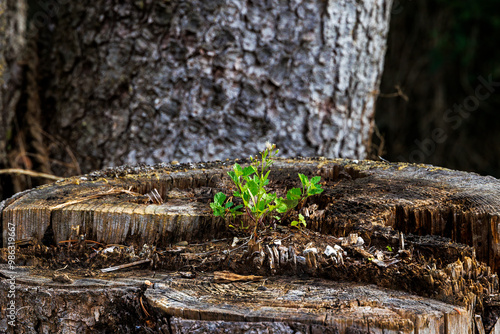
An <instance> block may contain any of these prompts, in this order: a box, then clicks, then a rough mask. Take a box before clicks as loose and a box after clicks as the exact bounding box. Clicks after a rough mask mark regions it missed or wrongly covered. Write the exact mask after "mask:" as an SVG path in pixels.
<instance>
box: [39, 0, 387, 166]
mask: <svg viewBox="0 0 500 334" xmlns="http://www.w3.org/2000/svg"><path fill="white" fill-rule="evenodd" d="M390 5H391V1H390V0H378V1H368V0H364V1H356V2H355V1H348V0H342V1H331V0H330V1H322V0H305V1H282V0H261V1H248V2H241V1H233V0H218V1H208V2H207V1H196V0H191V1H168V2H157V1H154V2H153V1H139V2H129V3H121V4H117V3H116V2H113V1H109V0H101V1H98V2H95V1H94V2H89V1H80V2H69V3H68V4H67V5H65V6H61V7H60V8H58V9H57V13H58V20H57V24H56V26H55V30H54V31H53V34H52V35H51V41H50V43H49V45H50V46H49V49H47V50H42V51H41V54H43V59H41V60H40V61H41V62H43V63H44V64H45V68H44V73H45V79H44V87H46V91H45V93H44V95H43V99H44V100H43V103H42V105H43V111H44V114H45V116H46V120H47V124H46V125H45V127H46V129H48V132H50V133H51V134H53V135H55V136H57V137H59V138H64V140H65V141H66V142H67V143H69V144H70V146H71V148H72V150H73V152H74V153H75V154H76V155H77V157H78V161H79V162H80V164H82V170H84V171H90V170H92V169H97V168H101V167H102V166H106V165H120V164H123V163H128V164H135V163H138V162H145V163H148V164H152V163H157V162H161V161H170V160H178V161H181V162H183V161H204V160H213V159H221V158H224V159H225V158H228V157H234V156H245V155H248V154H250V153H253V152H256V151H257V150H258V149H259V148H262V145H263V144H264V142H265V141H266V140H269V141H272V142H274V143H276V144H277V145H278V147H280V149H281V150H282V153H283V154H284V155H287V156H295V155H303V156H313V155H324V156H327V157H351V158H363V157H365V155H366V148H367V144H368V143H369V141H370V135H371V130H372V121H373V112H374V102H375V99H376V95H375V92H376V91H377V89H378V85H379V81H380V76H381V73H382V67H383V58H384V54H385V47H386V35H387V29H388V18H389V12H390ZM53 154H54V157H55V158H57V159H60V160H64V154H61V153H58V152H53Z"/></svg>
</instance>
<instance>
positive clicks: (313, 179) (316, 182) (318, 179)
mask: <svg viewBox="0 0 500 334" xmlns="http://www.w3.org/2000/svg"><path fill="white" fill-rule="evenodd" d="M319 181H321V176H315V177H313V178H312V179H311V183H312V184H314V185H316V184H318V182H319Z"/></svg>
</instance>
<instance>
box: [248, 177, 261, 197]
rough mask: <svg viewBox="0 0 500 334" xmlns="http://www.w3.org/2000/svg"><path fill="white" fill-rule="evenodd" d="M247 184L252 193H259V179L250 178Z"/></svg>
mask: <svg viewBox="0 0 500 334" xmlns="http://www.w3.org/2000/svg"><path fill="white" fill-rule="evenodd" d="M247 186H248V190H249V191H250V193H251V194H252V195H254V196H257V194H258V193H259V183H258V181H257V180H250V181H248V183H247Z"/></svg>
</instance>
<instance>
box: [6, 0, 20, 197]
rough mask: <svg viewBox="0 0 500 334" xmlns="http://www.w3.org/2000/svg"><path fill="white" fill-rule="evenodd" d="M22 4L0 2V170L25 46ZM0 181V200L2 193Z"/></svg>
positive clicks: (10, 0) (17, 99)
mask: <svg viewBox="0 0 500 334" xmlns="http://www.w3.org/2000/svg"><path fill="white" fill-rule="evenodd" d="M25 28H26V2H25V1H24V0H20V1H17V0H16V1H14V0H6V1H2V2H0V168H3V167H5V166H8V157H7V155H8V152H7V142H8V140H10V139H11V136H12V134H13V131H14V129H13V127H14V126H13V123H12V122H13V119H14V116H15V115H16V108H17V103H18V102H19V99H20V97H21V93H22V91H21V86H22V82H23V73H22V70H21V64H20V61H21V60H20V58H21V57H22V56H23V52H24V46H25V34H24V32H25ZM3 188H4V185H3V182H2V178H0V198H2V193H3Z"/></svg>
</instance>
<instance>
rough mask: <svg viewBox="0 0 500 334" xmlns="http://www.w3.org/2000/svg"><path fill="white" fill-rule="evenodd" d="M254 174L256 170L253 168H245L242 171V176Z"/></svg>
mask: <svg viewBox="0 0 500 334" xmlns="http://www.w3.org/2000/svg"><path fill="white" fill-rule="evenodd" d="M256 172H257V170H256V168H255V167H254V166H247V167H245V168H244V169H243V176H250V175H252V174H253V173H256Z"/></svg>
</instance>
